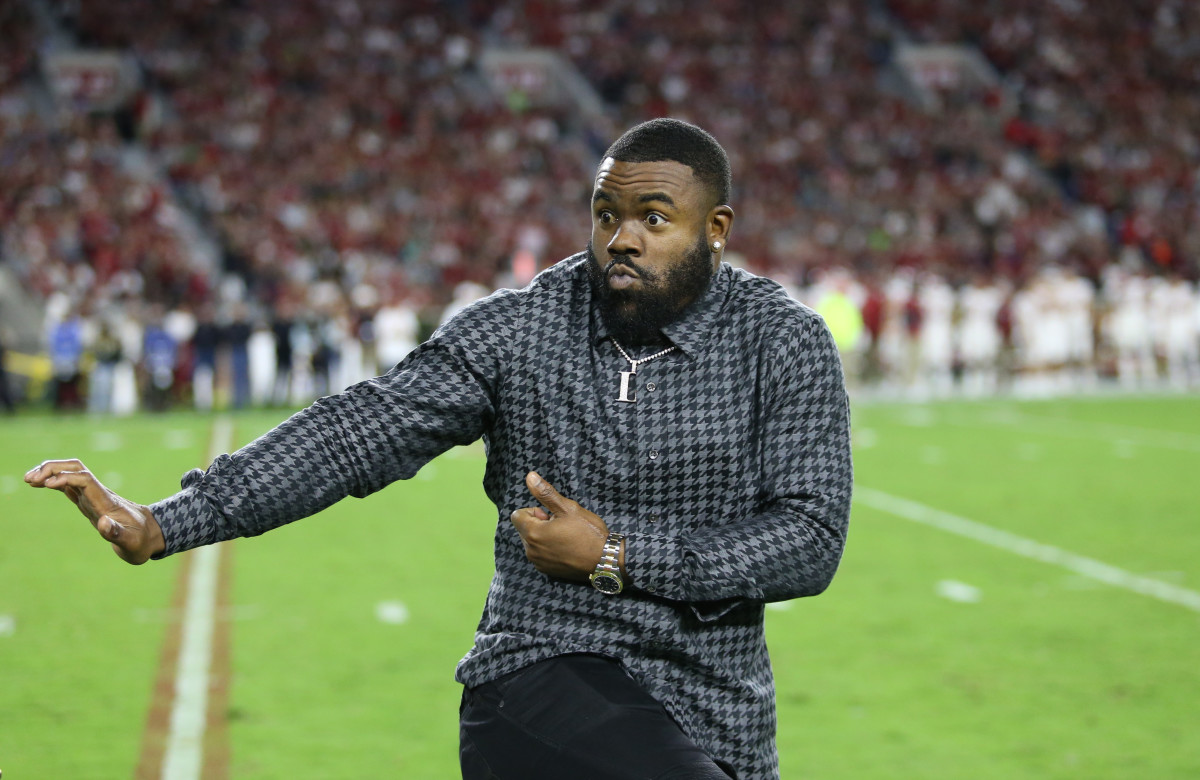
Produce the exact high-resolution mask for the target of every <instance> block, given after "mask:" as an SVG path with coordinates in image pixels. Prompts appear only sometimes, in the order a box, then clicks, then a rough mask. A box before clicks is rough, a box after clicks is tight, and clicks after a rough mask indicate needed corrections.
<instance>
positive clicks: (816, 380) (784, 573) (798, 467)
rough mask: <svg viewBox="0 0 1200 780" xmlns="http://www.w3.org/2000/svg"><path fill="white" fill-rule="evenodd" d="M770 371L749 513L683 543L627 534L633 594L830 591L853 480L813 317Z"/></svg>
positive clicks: (831, 370) (841, 407)
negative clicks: (754, 501) (771, 386)
mask: <svg viewBox="0 0 1200 780" xmlns="http://www.w3.org/2000/svg"><path fill="white" fill-rule="evenodd" d="M772 370H773V373H774V376H775V386H776V388H777V390H776V392H774V394H773V397H772V398H771V399H770V404H769V409H768V414H767V415H766V420H765V423H764V429H763V432H762V433H763V435H764V436H765V445H764V454H763V459H762V464H761V474H762V477H761V479H762V485H761V486H760V488H759V490H758V493H759V495H760V496H761V497H762V498H761V500H760V501H759V502H758V506H757V508H755V507H746V508H745V511H744V514H742V515H741V516H740V517H739V518H737V519H736V520H735V521H733V522H730V518H714V521H713V522H712V523H711V524H703V525H704V526H705V530H703V531H701V532H700V533H697V534H693V535H690V536H686V537H685V536H662V535H656V534H646V533H631V534H629V535H628V536H627V538H626V544H625V565H626V567H627V568H628V570H629V573H630V575H631V577H632V579H633V581H634V582H635V583H636V587H637V588H638V589H640V590H644V591H647V592H651V593H653V594H655V595H656V596H659V597H662V598H667V599H671V600H677V601H685V602H693V603H696V602H726V603H728V602H730V601H731V600H732V601H737V600H747V599H749V600H765V601H779V600H783V599H789V598H796V597H798V596H811V595H815V594H817V593H820V592H821V591H823V590H824V589H825V588H826V587H827V586H828V585H829V582H830V580H831V579H832V578H833V574H834V572H835V571H836V570H837V566H838V563H839V561H840V560H841V555H842V550H843V548H844V546H845V539H846V530H847V526H848V523H849V515H850V492H851V484H852V481H853V474H852V466H851V459H850V411H849V404H848V401H847V398H846V391H845V383H844V380H843V378H842V371H841V363H840V360H839V358H838V353H837V348H836V346H835V345H834V343H833V339H832V337H831V336H830V335H829V331H828V330H827V329H826V328H825V326H824V323H822V322H821V321H820V320H818V319H816V318H815V317H814V318H812V319H810V320H809V321H808V322H807V323H806V324H805V325H804V327H803V328H802V329H801V331H800V332H799V333H797V334H795V335H794V336H792V337H791V338H787V339H784V340H783V341H782V346H781V347H780V350H779V355H778V356H777V358H776V359H775V360H773V365H772ZM714 606H715V605H714ZM723 611H724V610H723V609H720V608H716V609H715V613H717V614H719V613H720V612H723ZM700 613H701V614H702V615H703V614H706V613H707V614H713V613H714V610H710V609H707V608H705V609H701V610H700Z"/></svg>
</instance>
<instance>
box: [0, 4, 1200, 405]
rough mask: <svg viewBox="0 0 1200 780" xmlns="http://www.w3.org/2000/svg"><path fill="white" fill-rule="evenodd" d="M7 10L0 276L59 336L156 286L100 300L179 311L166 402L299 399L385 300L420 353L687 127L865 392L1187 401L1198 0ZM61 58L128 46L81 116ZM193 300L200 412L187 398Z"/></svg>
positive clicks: (1192, 340)
mask: <svg viewBox="0 0 1200 780" xmlns="http://www.w3.org/2000/svg"><path fill="white" fill-rule="evenodd" d="M4 8H5V9H6V10H5V11H4V13H5V14H6V15H7V18H6V20H5V21H6V35H8V33H7V30H10V29H11V30H12V31H13V32H12V33H11V36H10V37H11V40H12V42H13V45H12V46H8V47H6V48H5V50H4V54H3V55H2V56H3V59H2V60H0V69H2V70H0V106H3V107H4V110H3V111H0V122H2V123H3V124H2V125H0V128H2V129H3V155H2V157H0V159H2V160H3V162H2V163H0V164H2V165H3V168H2V169H0V170H2V172H3V176H4V178H5V181H6V182H9V181H12V182H16V183H17V184H16V186H13V187H8V186H6V187H5V194H4V196H3V199H2V210H0V231H2V238H3V245H2V246H3V249H2V253H3V254H2V257H3V262H2V263H0V268H5V269H6V270H7V272H8V273H10V274H12V275H14V276H15V277H16V278H17V279H18V280H19V282H20V284H21V285H22V286H23V289H24V290H26V291H27V292H28V293H29V294H30V295H31V296H33V297H35V298H40V299H41V300H42V301H43V302H44V303H43V306H44V307H45V310H46V311H47V312H48V314H47V315H46V316H45V320H44V323H40V324H39V331H40V333H41V334H42V338H43V340H44V341H43V345H42V349H43V350H47V351H48V344H49V342H48V341H46V339H48V338H49V334H50V332H51V328H52V326H53V325H54V324H56V323H57V322H59V321H61V320H62V319H63V318H64V317H66V315H67V313H68V312H70V311H75V310H80V309H81V308H82V310H80V311H79V313H80V314H81V315H82V316H83V318H84V319H85V320H86V323H85V327H84V336H83V339H84V341H85V342H87V343H91V342H92V341H93V340H94V337H95V336H94V334H95V333H96V332H98V326H97V322H98V318H102V317H103V316H105V315H106V312H107V313H111V306H108V304H113V303H119V304H121V309H122V312H125V311H126V310H128V309H130V308H131V307H132V304H133V303H134V302H137V303H138V304H139V305H140V304H145V306H146V308H145V311H146V313H145V314H141V313H136V312H135V316H132V317H130V316H124V315H122V316H121V317H120V318H117V317H116V315H111V316H110V319H120V320H121V321H120V322H117V323H113V324H114V327H117V329H118V330H121V332H123V333H124V334H125V337H124V338H125V344H126V350H125V353H126V355H125V357H124V358H123V360H125V361H126V362H127V363H128V364H129V365H130V366H131V367H132V366H133V365H136V364H137V363H138V362H139V361H141V355H142V352H143V351H144V350H143V347H144V334H143V333H142V330H143V329H144V327H143V326H144V325H145V324H146V323H145V319H146V317H149V316H150V315H149V311H150V307H151V306H161V307H164V309H165V311H166V312H167V314H166V315H165V318H164V322H165V325H164V328H165V330H166V331H167V332H168V333H169V334H171V335H172V337H173V338H174V339H175V340H176V341H177V342H178V343H179V345H180V347H182V348H181V349H180V350H179V352H178V365H177V367H176V372H175V374H176V385H177V386H176V387H175V388H174V390H173V395H171V396H170V398H171V400H172V401H173V402H182V401H183V400H185V399H189V398H195V399H196V400H197V401H198V402H200V403H201V405H202V407H203V408H211V406H212V405H213V404H214V403H216V404H222V403H236V404H242V403H250V402H265V401H267V400H269V399H272V398H273V399H275V400H276V401H282V400H284V399H285V398H286V399H288V400H290V401H302V400H304V399H305V398H306V397H311V395H312V394H313V393H316V392H321V391H327V390H330V389H337V387H338V386H344V385H345V384H346V383H348V382H350V381H354V380H355V379H357V378H361V377H363V376H367V375H370V374H371V373H374V372H375V371H377V370H381V369H384V368H386V367H387V365H389V364H390V359H389V360H386V361H385V360H382V355H384V354H387V355H389V356H394V354H395V352H396V350H395V348H394V345H392V344H388V345H386V347H385V348H384V349H380V347H381V346H384V345H378V344H376V343H375V340H376V337H377V334H376V329H375V328H374V327H373V325H374V322H375V318H376V315H377V314H378V313H379V312H380V310H381V309H385V310H386V311H387V316H385V317H384V320H386V321H387V322H388V323H413V322H417V323H418V325H416V326H411V325H405V328H407V331H406V332H401V333H398V334H397V335H395V339H396V343H399V344H406V343H411V342H412V340H413V339H416V338H418V337H419V335H420V332H422V331H424V332H427V330H428V328H429V327H431V326H432V325H434V324H436V323H437V322H438V321H439V320H440V318H441V316H442V312H443V309H445V308H446V307H457V306H461V305H463V304H464V303H465V302H466V301H469V300H470V298H472V297H474V296H477V295H479V294H481V293H482V291H485V290H487V289H492V288H494V287H497V286H503V285H511V284H521V283H523V282H524V281H525V280H526V279H528V278H529V276H530V275H531V273H532V272H533V271H534V270H536V268H538V267H544V266H545V265H546V264H548V263H551V262H554V261H555V260H557V259H558V258H560V257H563V256H566V255H567V254H570V253H571V252H573V251H576V250H577V249H579V248H581V245H582V238H583V236H584V235H585V231H586V229H587V222H586V212H585V211H584V207H583V204H584V203H585V202H586V199H587V196H588V192H589V179H590V172H591V169H592V166H593V165H594V163H595V160H596V157H597V155H598V154H599V153H600V152H601V151H602V150H603V148H604V147H605V146H606V145H607V141H608V140H609V139H610V138H611V137H612V136H613V135H614V133H615V132H617V131H618V130H619V129H620V128H622V127H624V126H626V125H629V124H631V123H634V122H637V121H640V120H642V119H645V118H648V117H651V116H657V115H668V114H669V115H673V116H678V117H681V118H684V119H689V120H692V121H695V122H697V123H699V124H701V125H703V126H705V127H707V128H708V129H710V130H712V131H713V132H714V134H716V135H717V137H718V138H719V139H720V140H721V141H722V142H723V143H724V144H725V145H726V147H727V148H728V150H729V152H730V155H731V159H732V161H733V164H734V168H735V170H736V171H737V176H736V177H735V182H736V194H735V199H734V203H735V208H736V209H737V222H736V226H735V227H736V230H735V233H734V241H733V245H732V247H731V249H732V250H734V251H735V252H736V255H734V257H735V259H736V260H737V261H738V262H740V263H741V264H743V265H745V266H747V267H748V268H750V269H752V270H754V271H756V272H759V273H763V274H767V275H771V276H773V277H774V278H776V279H778V280H780V281H781V282H782V283H784V284H785V285H786V286H788V287H789V289H791V290H792V291H793V294H795V295H796V296H797V297H799V298H800V299H801V300H804V301H805V302H807V303H809V304H810V305H813V306H814V307H816V308H818V309H819V310H824V311H826V312H834V311H836V312H839V313H838V315H837V317H836V322H837V323H838V325H837V327H838V329H839V334H837V335H841V333H840V331H842V330H843V329H844V330H845V334H847V335H845V337H844V338H841V339H840V340H839V343H841V344H843V346H844V348H845V357H846V361H847V370H848V372H849V373H850V374H851V376H852V379H855V380H857V382H858V384H859V388H860V389H861V388H881V392H905V393H910V394H913V395H917V396H922V397H923V396H926V395H929V394H937V395H941V394H949V393H956V392H970V393H990V392H997V391H998V390H1001V389H1005V388H1007V389H1009V390H1016V391H1019V392H1032V393H1059V392H1071V391H1082V390H1089V389H1092V388H1095V387H1097V386H1107V385H1114V386H1119V387H1129V388H1131V387H1142V388H1145V387H1158V386H1160V385H1163V384H1166V385H1168V386H1170V387H1175V388H1189V387H1196V386H1197V384H1200V360H1198V359H1197V357H1196V353H1197V350H1198V349H1200V336H1198V335H1197V334H1198V333H1200V304H1198V303H1197V301H1198V297H1197V293H1196V287H1195V282H1196V278H1197V276H1198V275H1200V269H1198V265H1197V258H1198V257H1200V229H1198V228H1197V225H1196V224H1195V219H1196V217H1195V216H1194V215H1195V214H1196V213H1197V209H1196V205H1197V203H1196V201H1197V198H1196V192H1195V183H1194V175H1195V174H1194V171H1195V170H1196V163H1197V157H1198V156H1200V143H1198V140H1197V138H1196V130H1195V128H1197V127H1200V123H1197V121H1196V119H1197V112H1198V111H1200V105H1198V101H1200V90H1197V89H1196V87H1197V86H1198V85H1197V84H1196V83H1195V82H1196V79H1197V78H1200V76H1197V74H1198V73H1200V69H1197V65H1198V63H1197V57H1200V48H1197V47H1196V46H1194V45H1193V43H1192V41H1193V40H1194V38H1195V33H1196V30H1197V25H1198V24H1200V12H1198V11H1197V10H1196V9H1195V8H1193V7H1191V6H1190V5H1188V4H1186V3H1181V2H1172V1H1171V0H1138V2H1133V3H1128V4H1102V5H1101V6H1097V7H1095V8H1093V7H1092V6H1090V5H1088V6H1084V5H1083V4H1081V3H1078V2H1075V1H1074V0H1063V1H1062V2H1057V3H1036V2H1033V0H1021V1H1020V2H1012V3H1009V2H1006V3H999V2H985V3H969V2H962V1H959V0H889V1H888V2H882V1H881V0H837V1H835V2H830V3H822V4H807V3H787V2H779V1H777V0H771V1H767V2H760V3H753V4H744V3H741V4H740V3H733V2H715V3H707V4H703V5H702V6H701V7H697V6H696V5H695V4H687V3H683V2H680V1H678V0H659V1H658V2H653V3H646V2H630V1H628V0H618V1H617V2H610V3H606V4H604V5H603V6H600V7H596V6H591V5H584V4H582V3H577V2H561V3H560V2H549V1H548V0H508V1H507V2H503V1H502V2H495V3H484V2H477V1H474V0H460V1H459V2H452V3H437V2H430V1H424V2H406V3H396V4H391V3H369V2H363V1H361V0H305V1H303V2H284V1H283V0H247V1H246V2H241V3H228V4H214V3H210V2H199V0H179V1H178V2H173V3H170V4H165V5H164V4H160V3H154V2H150V0H93V1H92V2H88V3H82V4H78V5H76V4H71V3H53V2H49V1H48V0H43V1H42V2H35V1H34V0H28V1H27V2H8V3H6V4H5V6H4ZM51 43H53V45H51ZM64 51H66V52H72V51H74V52H95V51H99V52H116V53H119V54H120V55H123V56H128V57H132V58H133V60H134V61H135V62H136V63H137V73H138V83H137V86H136V89H134V90H133V91H132V92H131V93H130V94H129V96H128V97H127V99H126V100H124V101H123V102H122V103H121V105H120V106H119V107H117V108H115V109H111V110H103V111H95V110H91V111H80V110H79V109H78V106H72V105H70V104H69V102H65V101H64V100H63V99H62V97H61V95H58V94H57V93H56V92H54V90H52V89H48V88H47V84H46V82H47V81H48V79H49V76H48V75H47V73H48V70H47V67H46V61H47V60H48V58H50V57H51V56H52V55H54V54H55V53H61V52H64ZM495 52H518V53H520V52H525V53H530V52H549V53H550V54H549V55H548V56H551V57H553V58H554V59H552V60H551V62H552V63H558V64H556V65H552V66H550V67H549V70H551V71H557V72H561V73H566V72H568V71H572V69H573V70H574V71H577V72H578V74H580V76H581V77H582V78H581V79H580V80H579V82H571V83H572V84H574V86H572V87H571V88H572V89H574V90H575V92H576V95H575V96H574V97H571V96H568V98H567V99H550V98H549V97H548V96H547V95H548V93H549V87H548V86H547V84H548V83H549V81H550V78H549V76H548V75H547V73H546V70H547V68H546V66H545V65H544V64H543V65H542V68H543V70H542V71H538V70H536V68H534V67H533V66H530V67H529V68H528V69H527V70H526V71H521V70H519V69H518V68H516V66H502V67H509V68H510V70H511V71H512V72H506V73H502V74H501V75H502V76H505V75H507V76H508V77H510V78H509V80H508V81H504V80H503V79H500V80H497V78H495V76H496V74H495V73H494V72H491V71H489V65H488V63H489V62H490V60H489V56H490V55H491V54H493V53H495ZM1149 53H1153V54H1154V56H1149ZM530 61H531V62H532V60H530ZM514 74H515V75H514ZM583 93H587V94H586V97H587V98H588V100H587V101H584V100H583V98H584V97H585V95H584V94H583ZM589 101H590V102H589ZM593 103H594V104H596V105H599V106H601V107H602V108H601V110H600V111H599V112H598V113H597V112H595V111H589V110H584V109H583V108H581V106H583V105H585V104H586V105H592V104H593ZM47 106H50V108H47ZM206 237H207V239H208V240H209V241H210V242H211V244H212V245H213V246H215V247H217V251H216V252H215V255H216V257H215V259H213V258H210V257H209V254H214V253H207V252H202V251H197V250H196V249H195V247H197V246H200V245H203V244H204V243H205V242H204V238H206ZM847 301H849V302H850V303H852V304H853V306H852V307H850V308H852V309H854V310H856V311H857V313H858V315H859V321H858V322H857V323H856V322H853V321H849V322H847V319H848V318H847V317H846V316H845V312H846V311H848V308H847V306H846V302H847ZM106 307H107V308H106ZM204 307H210V308H211V309H212V315H213V318H214V319H215V321H216V323H217V324H218V325H219V326H220V328H219V335H218V337H217V342H219V344H220V345H221V347H220V353H221V355H223V356H224V357H222V359H221V360H219V361H217V365H216V366H215V368H214V369H213V370H214V371H215V376H214V380H213V381H214V382H215V387H216V390H217V395H216V398H215V401H214V400H213V398H212V397H211V395H210V394H209V393H208V391H207V390H205V391H204V392H201V393H193V392H192V390H191V387H190V378H191V376H192V369H193V362H194V359H195V356H194V353H195V350H194V349H193V347H194V345H193V344H192V342H193V340H194V339H195V338H196V335H197V333H202V334H210V335H211V333H212V332H213V331H212V330H211V329H198V328H197V322H198V318H199V316H200V309H201V308H204ZM2 316H3V310H2V309H0V317H2ZM849 319H850V320H853V317H851V318H849ZM833 322H834V320H833V319H831V324H833ZM843 323H844V324H843ZM864 325H865V326H866V327H863V326H864ZM402 330H403V329H402ZM393 331H394V328H392V327H391V325H389V327H388V329H387V332H388V333H389V334H392V333H393ZM247 333H248V334H249V337H248V338H243V336H245V335H246V334H247ZM235 334H242V335H236V336H235ZM210 335H205V336H204V338H206V339H207V338H209V337H210ZM390 337H391V336H389V338H390ZM285 338H286V340H287V341H288V344H287V345H285V346H286V348H284V346H280V345H279V344H278V343H277V342H279V341H280V340H281V339H285ZM10 340H11V339H10ZM235 341H236V342H237V343H245V344H246V345H247V346H246V349H247V350H248V351H249V358H248V365H249V368H247V369H245V370H246V371H248V372H249V373H250V374H255V372H256V370H257V371H258V372H259V373H258V374H255V375H254V376H249V377H241V373H242V370H241V369H237V370H235V365H240V361H238V360H233V359H231V358H230V357H229V355H230V354H231V351H230V344H231V343H234V342H235ZM206 343H207V342H206ZM277 347H278V348H277ZM205 349H207V347H205ZM285 353H286V354H288V355H290V357H291V361H292V362H291V364H290V365H286V366H284V365H280V366H279V367H278V370H277V369H276V359H277V356H278V355H280V354H285ZM204 354H207V352H204ZM204 361H205V364H206V365H207V358H204ZM89 365H90V363H89V362H88V361H87V356H86V355H85V365H84V366H83V373H84V374H86V373H87V370H88V366H89ZM264 365H267V366H269V370H259V369H258V368H257V367H260V366H264ZM151 373H152V372H150V371H148V370H145V369H144V367H143V370H142V373H141V376H142V380H143V381H142V386H143V387H148V385H146V382H147V381H148V378H149V376H150V375H151ZM276 374H278V375H279V376H286V377H287V380H288V381H287V383H286V385H287V388H288V389H286V390H285V391H283V392H282V395H281V392H280V391H279V390H277V389H275V388H276V386H277V384H278V383H277V382H276V381H275V380H276ZM207 381H208V380H206V382H207ZM246 387H250V388H251V389H250V390H249V391H247V390H245V388H246ZM234 388H242V390H237V391H235V389H234ZM128 395H129V393H128V392H127V393H126V394H125V396H126V402H125V403H124V404H123V405H120V408H123V409H128V408H132V407H133V406H136V399H135V401H134V403H133V404H132V405H131V403H130V402H129V399H128Z"/></svg>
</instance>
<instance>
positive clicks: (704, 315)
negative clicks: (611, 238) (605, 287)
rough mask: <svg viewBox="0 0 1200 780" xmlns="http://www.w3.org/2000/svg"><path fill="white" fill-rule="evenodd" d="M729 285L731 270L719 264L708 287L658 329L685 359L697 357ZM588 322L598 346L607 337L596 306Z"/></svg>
mask: <svg viewBox="0 0 1200 780" xmlns="http://www.w3.org/2000/svg"><path fill="white" fill-rule="evenodd" d="M585 262H586V261H585ZM732 283H733V268H732V267H731V266H730V265H729V264H728V263H721V266H720V268H718V269H717V272H716V273H715V274H714V275H713V278H712V280H711V281H710V282H709V283H708V288H707V289H706V290H705V291H704V292H703V293H702V294H701V295H700V297H699V298H697V299H696V300H694V301H692V302H691V304H690V305H689V306H688V307H687V308H686V309H684V310H683V315H682V316H681V317H680V318H679V319H677V320H675V321H674V322H672V323H671V324H669V325H667V326H666V327H664V328H663V329H662V333H663V335H664V336H666V337H667V338H668V339H669V340H670V341H671V343H672V344H674V345H675V346H677V347H679V349H680V350H681V351H682V352H684V353H685V354H687V355H688V356H690V357H698V356H699V355H700V353H701V352H702V351H703V349H704V344H705V342H707V341H708V337H709V336H710V335H711V334H712V332H713V330H714V328H715V326H716V323H717V319H718V318H719V317H720V314H721V310H722V309H723V308H724V307H725V300H726V298H727V297H728V296H729V288H730V286H731V285H732ZM591 319H592V333H593V334H595V335H594V337H593V339H592V342H593V343H595V344H599V343H600V342H602V341H604V340H605V339H607V338H611V337H610V336H609V334H608V328H607V327H606V326H605V324H604V318H603V317H601V316H600V309H599V308H598V307H597V306H592V307H591Z"/></svg>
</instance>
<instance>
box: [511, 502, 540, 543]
mask: <svg viewBox="0 0 1200 780" xmlns="http://www.w3.org/2000/svg"><path fill="white" fill-rule="evenodd" d="M509 519H510V520H512V524H513V525H515V526H516V527H517V533H519V534H520V535H521V536H522V537H524V536H525V533H526V529H528V528H529V527H530V526H531V525H533V524H534V523H544V522H546V521H547V520H549V519H550V515H548V514H546V510H544V509H542V508H540V507H526V508H524V509H518V510H517V511H515V512H513V513H512V515H510V516H509Z"/></svg>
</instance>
